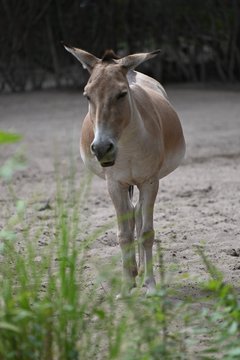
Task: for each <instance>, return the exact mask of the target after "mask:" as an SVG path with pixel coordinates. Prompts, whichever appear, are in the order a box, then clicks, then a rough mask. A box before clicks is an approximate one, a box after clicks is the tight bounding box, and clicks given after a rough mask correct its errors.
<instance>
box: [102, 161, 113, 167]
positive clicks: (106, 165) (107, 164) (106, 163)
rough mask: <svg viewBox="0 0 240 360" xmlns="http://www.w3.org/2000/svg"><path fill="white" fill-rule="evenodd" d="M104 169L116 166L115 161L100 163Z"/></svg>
mask: <svg viewBox="0 0 240 360" xmlns="http://www.w3.org/2000/svg"><path fill="white" fill-rule="evenodd" d="M100 164H101V166H102V167H109V166H113V165H114V164H115V161H104V162H101V163H100Z"/></svg>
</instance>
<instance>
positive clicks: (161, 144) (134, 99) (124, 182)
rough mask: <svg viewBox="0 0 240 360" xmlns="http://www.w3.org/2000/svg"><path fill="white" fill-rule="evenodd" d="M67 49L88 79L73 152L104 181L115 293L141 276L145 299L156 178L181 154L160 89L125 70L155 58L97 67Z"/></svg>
mask: <svg viewBox="0 0 240 360" xmlns="http://www.w3.org/2000/svg"><path fill="white" fill-rule="evenodd" d="M67 50H68V51H70V52H71V53H73V55H74V56H76V57H77V58H78V60H80V62H81V63H82V64H83V66H85V67H87V69H88V70H89V72H90V74H91V76H90V79H89V81H88V84H87V85H86V87H85V95H86V96H87V97H88V99H89V112H88V114H87V115H86V117H85V119H84V122H83V126H82V133H81V146H80V150H81V156H82V158H83V161H84V163H85V164H86V166H87V167H88V168H89V169H90V170H91V171H92V172H94V173H95V174H97V175H98V176H100V177H102V178H104V179H106V181H107V187H108V191H109V194H110V196H111V199H112V201H113V204H114V206H115V209H116V214H117V219H118V239H119V243H120V246H121V249H122V260H123V275H124V281H125V285H126V286H125V288H124V289H123V291H125V290H127V291H128V290H129V289H131V288H132V287H134V286H135V277H136V275H137V274H138V273H141V272H144V274H145V286H146V287H147V289H148V292H151V291H153V290H154V288H155V280H154V275H153V266H152V245H153V240H154V230H153V209H154V203H155V199H156V195H157V192H158V186H159V179H161V178H162V177H164V176H166V175H168V174H169V173H170V172H171V171H173V170H174V169H176V167H177V166H178V165H179V164H180V162H181V160H182V158H183V156H184V153H185V141H184V137H183V132H182V128H181V124H180V121H179V118H178V116H177V114H176V112H175V111H174V109H173V108H172V106H171V104H170V103H169V101H168V99H167V95H166V93H165V91H164V89H163V87H162V86H161V85H160V84H159V83H158V82H157V81H156V80H154V79H152V78H150V77H148V76H146V75H143V74H141V73H139V72H136V71H134V70H133V69H134V67H136V66H137V65H138V64H140V63H141V62H143V61H146V60H148V59H150V58H152V57H154V56H155V55H156V54H157V52H153V53H145V54H135V55H130V56H127V57H125V58H123V59H119V60H115V59H114V58H113V59H111V58H108V57H106V58H103V59H102V60H100V59H97V58H96V57H94V56H93V55H91V54H89V53H86V52H84V51H83V50H79V49H75V48H67ZM132 185H136V186H137V188H138V189H139V200H138V203H137V204H136V205H135V206H134V205H133V203H132V201H131V197H130V196H129V186H132ZM135 228H136V233H137V239H138V244H139V269H137V264H136V256H135V246H134V230H135Z"/></svg>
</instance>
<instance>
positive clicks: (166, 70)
mask: <svg viewBox="0 0 240 360" xmlns="http://www.w3.org/2000/svg"><path fill="white" fill-rule="evenodd" d="M61 41H64V42H65V43H67V44H70V45H74V46H77V47H81V48H83V49H85V50H88V51H90V52H93V53H94V54H95V55H97V56H99V57H100V56H102V55H103V53H104V51H105V50H106V49H114V51H115V52H116V53H117V54H118V55H120V56H121V55H125V54H127V53H132V52H136V51H148V50H154V49H156V48H161V49H162V50H163V51H162V55H161V56H159V57H158V58H157V59H155V60H153V61H152V62H151V63H146V64H145V66H144V68H142V69H141V70H142V71H145V72H147V73H149V74H150V75H152V76H154V77H156V78H157V79H159V80H161V81H163V82H167V81H175V82H176V81H194V82H196V81H202V82H205V81H215V80H218V81H222V82H233V81H239V80H240V4H239V0H72V1H69V0H45V1H40V0H34V1H33V0H0V44H1V53H0V90H2V91H3V90H11V91H22V90H25V89H27V88H30V89H39V88H42V86H46V85H51V86H57V87H60V86H68V85H71V86H82V85H83V83H84V82H85V80H86V76H87V75H86V74H85V73H84V72H83V71H82V69H81V66H80V65H79V64H77V63H76V61H75V60H74V59H73V58H71V57H70V56H69V54H67V53H66V52H65V50H64V49H63V46H62V44H61Z"/></svg>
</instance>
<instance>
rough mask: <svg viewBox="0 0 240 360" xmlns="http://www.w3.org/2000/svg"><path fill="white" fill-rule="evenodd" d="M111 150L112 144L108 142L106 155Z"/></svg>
mask: <svg viewBox="0 0 240 360" xmlns="http://www.w3.org/2000/svg"><path fill="white" fill-rule="evenodd" d="M112 149H113V143H112V142H110V143H109V144H108V147H107V151H106V152H107V153H109V152H110V151H111V150H112Z"/></svg>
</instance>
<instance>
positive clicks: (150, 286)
mask: <svg viewBox="0 0 240 360" xmlns="http://www.w3.org/2000/svg"><path fill="white" fill-rule="evenodd" d="M143 286H144V288H146V296H153V295H155V294H156V281H155V279H154V278H150V279H147V280H145V282H144V285H143Z"/></svg>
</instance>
